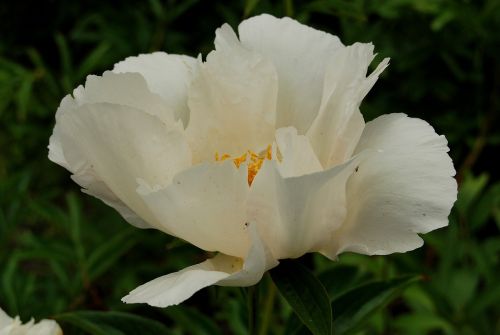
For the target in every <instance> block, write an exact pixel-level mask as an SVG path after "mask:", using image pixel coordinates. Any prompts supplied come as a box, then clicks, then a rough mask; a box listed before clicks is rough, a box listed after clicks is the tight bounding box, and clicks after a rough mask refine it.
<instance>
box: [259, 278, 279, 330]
mask: <svg viewBox="0 0 500 335" xmlns="http://www.w3.org/2000/svg"><path fill="white" fill-rule="evenodd" d="M267 279H268V280H267V283H268V284H267V288H268V290H267V295H266V300H265V302H264V307H263V311H262V319H261V320H262V322H261V323H260V328H259V335H266V334H268V329H269V324H270V322H271V314H272V312H273V307H274V299H275V297H276V286H275V285H274V283H273V281H272V280H269V278H267Z"/></svg>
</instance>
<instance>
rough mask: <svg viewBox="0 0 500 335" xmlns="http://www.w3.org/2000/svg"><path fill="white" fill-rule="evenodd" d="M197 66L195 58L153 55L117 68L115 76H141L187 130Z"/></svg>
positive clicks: (133, 59) (125, 61) (120, 64)
mask: <svg viewBox="0 0 500 335" xmlns="http://www.w3.org/2000/svg"><path fill="white" fill-rule="evenodd" d="M195 65H196V59H195V58H193V57H189V56H184V55H169V54H166V53H165V52H154V53H151V54H144V55H139V56H136V57H128V58H126V59H125V60H123V61H121V62H119V63H117V64H115V67H114V68H113V72H116V73H124V72H135V73H140V74H141V75H142V76H143V77H144V79H145V80H146V82H147V84H148V87H149V89H150V90H151V91H152V92H154V93H156V94H158V95H160V96H161V97H162V98H163V100H164V101H165V105H166V106H167V107H168V108H169V109H170V110H172V111H173V112H174V114H175V117H176V119H181V120H182V122H183V124H184V126H186V125H187V124H188V122H189V109H188V106H187V94H188V93H187V91H188V87H189V85H190V83H191V80H192V76H193V68H194V67H195Z"/></svg>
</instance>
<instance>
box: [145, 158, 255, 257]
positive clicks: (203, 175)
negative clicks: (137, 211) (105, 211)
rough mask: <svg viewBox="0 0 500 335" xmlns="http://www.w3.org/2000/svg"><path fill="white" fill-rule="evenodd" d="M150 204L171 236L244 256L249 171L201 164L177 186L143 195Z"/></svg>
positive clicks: (230, 165) (177, 178) (227, 165)
mask: <svg viewBox="0 0 500 335" xmlns="http://www.w3.org/2000/svg"><path fill="white" fill-rule="evenodd" d="M140 193H141V196H142V199H143V200H144V203H146V205H147V206H148V209H149V210H150V211H151V212H152V213H153V214H154V215H155V217H156V219H157V221H159V222H161V223H162V225H164V227H166V228H167V229H168V230H169V231H170V233H171V234H172V235H174V236H177V237H179V238H182V239H184V240H186V241H188V242H189V243H192V244H194V245H196V246H197V247H199V248H202V249H204V250H207V251H220V252H222V253H224V254H227V255H232V256H238V257H243V256H244V255H245V254H246V252H247V250H248V246H249V244H250V241H249V240H248V236H247V233H246V226H245V223H246V222H247V221H246V217H245V214H246V213H245V204H246V198H247V194H248V181H247V169H246V167H244V166H243V165H242V166H241V167H240V168H239V169H238V168H236V166H235V165H234V164H233V162H232V161H230V160H228V161H224V162H221V163H217V164H215V163H212V164H200V165H196V166H193V167H192V168H190V169H188V170H185V171H183V172H181V173H179V174H178V175H177V176H175V178H174V180H173V182H172V183H171V184H170V185H169V186H167V187H165V188H161V189H158V190H153V191H150V192H140Z"/></svg>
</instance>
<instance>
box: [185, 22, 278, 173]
mask: <svg viewBox="0 0 500 335" xmlns="http://www.w3.org/2000/svg"><path fill="white" fill-rule="evenodd" d="M215 47H216V50H215V51H212V52H211V53H210V54H209V55H208V56H207V61H206V62H205V63H200V64H199V68H198V71H197V73H196V75H195V78H194V80H193V82H192V86H191V87H190V90H189V102H188V103H189V108H190V110H191V116H190V118H191V119H190V122H189V125H188V127H187V129H186V132H187V134H188V137H189V139H190V144H191V147H192V148H193V159H194V162H195V163H198V162H203V161H211V160H213V159H214V154H215V153H216V152H219V153H227V154H230V155H233V156H234V155H237V156H239V155H241V154H242V153H245V152H246V151H247V150H249V149H251V150H254V151H259V150H262V149H265V147H266V146H267V145H268V144H270V143H271V142H272V140H273V135H274V130H275V118H276V113H275V112H276V96H277V87H278V86H277V75H276V71H275V69H274V67H273V65H272V64H271V63H270V62H269V61H267V60H265V59H264V58H262V57H261V56H260V55H258V54H256V53H253V52H251V51H249V50H247V49H245V48H243V47H242V46H241V44H240V42H239V41H238V38H237V36H236V34H235V33H234V31H233V30H232V29H231V27H230V26H229V25H227V24H226V25H223V26H222V27H221V28H219V29H217V31H216V38H215Z"/></svg>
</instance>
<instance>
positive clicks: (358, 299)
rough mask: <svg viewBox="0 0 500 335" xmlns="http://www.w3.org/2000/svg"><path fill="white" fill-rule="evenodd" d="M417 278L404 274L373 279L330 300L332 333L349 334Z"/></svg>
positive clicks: (336, 334)
mask: <svg viewBox="0 0 500 335" xmlns="http://www.w3.org/2000/svg"><path fill="white" fill-rule="evenodd" d="M418 279H419V277H417V276H405V277H401V278H396V279H392V280H389V281H374V282H370V283H367V284H364V285H360V286H358V287H356V288H353V289H352V290H349V291H348V292H346V293H344V294H342V295H341V296H339V297H338V298H336V299H335V300H334V301H333V302H332V306H333V311H334V318H333V329H334V334H335V335H339V334H350V333H352V332H353V331H354V330H356V329H359V328H358V327H359V326H360V325H362V324H363V322H364V321H366V320H368V318H369V317H370V316H371V315H372V313H373V312H375V311H376V310H377V309H379V308H381V307H383V306H384V305H385V304H387V303H388V302H389V301H390V300H391V299H393V298H394V297H395V296H396V295H397V294H399V293H401V292H402V291H403V289H404V288H406V287H407V286H408V285H410V284H412V283H414V282H416V281H417V280H418Z"/></svg>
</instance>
